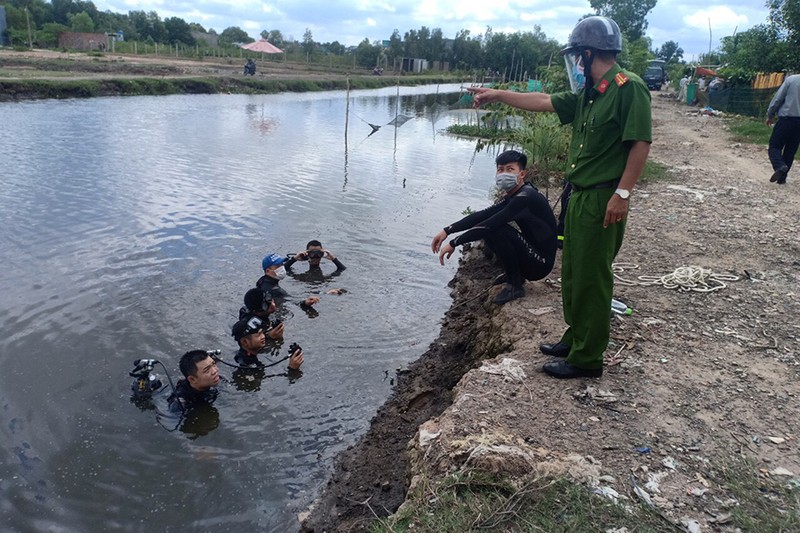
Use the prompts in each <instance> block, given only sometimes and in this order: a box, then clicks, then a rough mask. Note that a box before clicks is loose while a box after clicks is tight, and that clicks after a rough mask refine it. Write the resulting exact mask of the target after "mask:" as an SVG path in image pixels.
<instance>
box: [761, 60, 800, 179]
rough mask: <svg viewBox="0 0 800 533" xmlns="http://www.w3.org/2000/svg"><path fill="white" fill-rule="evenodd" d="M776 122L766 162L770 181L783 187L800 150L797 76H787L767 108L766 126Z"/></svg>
mask: <svg viewBox="0 0 800 533" xmlns="http://www.w3.org/2000/svg"><path fill="white" fill-rule="evenodd" d="M776 116H777V118H778V123H777V124H775V128H774V129H773V130H772V135H770V137H769V150H767V154H768V155H769V161H770V163H771V164H772V170H774V172H773V174H772V176H771V177H770V179H769V181H771V182H773V183H778V184H779V185H783V184H785V183H786V176H787V174H789V170H791V168H792V163H794V156H795V154H796V153H797V149H798V147H800V74H795V75H794V76H787V78H786V79H785V80H784V81H783V84H782V85H781V87H780V89H778V92H777V93H775V96H774V97H773V98H772V101H771V102H770V104H769V107H768V108H767V119H766V124H767V126H772V124H774V123H775V117H776Z"/></svg>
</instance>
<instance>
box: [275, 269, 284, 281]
mask: <svg viewBox="0 0 800 533" xmlns="http://www.w3.org/2000/svg"><path fill="white" fill-rule="evenodd" d="M275 277H276V278H278V279H283V278H285V277H286V269H285V268H283V267H282V266H279V267H278V268H276V269H275Z"/></svg>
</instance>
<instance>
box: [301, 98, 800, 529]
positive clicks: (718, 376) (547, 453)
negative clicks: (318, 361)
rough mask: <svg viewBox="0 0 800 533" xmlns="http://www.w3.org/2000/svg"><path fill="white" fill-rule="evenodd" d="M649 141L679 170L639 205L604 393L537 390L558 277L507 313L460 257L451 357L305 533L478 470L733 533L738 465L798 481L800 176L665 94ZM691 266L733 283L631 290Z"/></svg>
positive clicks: (489, 271) (425, 372)
mask: <svg viewBox="0 0 800 533" xmlns="http://www.w3.org/2000/svg"><path fill="white" fill-rule="evenodd" d="M653 121H654V139H655V141H654V143H653V147H652V151H651V157H652V159H654V160H656V161H659V162H661V163H663V164H665V165H667V166H668V167H669V168H670V169H671V170H670V173H669V178H668V179H667V180H665V181H660V182H655V183H648V184H643V185H640V186H639V187H638V188H637V189H636V190H635V192H634V195H633V200H632V203H631V214H630V220H629V224H628V230H627V235H626V240H625V244H624V245H623V248H622V250H621V252H620V254H619V255H618V257H617V262H618V263H619V264H623V271H622V272H621V273H620V277H621V278H622V279H624V280H627V281H629V282H631V283H627V282H623V281H620V282H618V283H617V285H616V288H615V297H617V298H618V299H620V300H623V301H625V302H626V303H627V304H628V305H630V306H631V307H632V308H633V309H634V312H633V314H632V315H631V316H625V317H623V316H614V317H613V318H612V343H611V345H610V346H609V349H608V351H607V353H606V367H605V373H604V375H603V377H602V378H600V379H585V380H568V381H559V380H554V379H552V378H549V377H547V376H545V375H544V374H542V373H541V372H540V369H541V366H542V363H544V362H545V361H547V360H548V358H547V357H545V356H544V355H542V354H541V353H539V350H538V345H539V343H541V342H545V341H554V340H557V339H558V337H559V336H560V334H561V333H562V331H563V328H564V325H563V323H562V320H561V301H560V290H559V282H558V279H559V269H560V265H559V264H558V262H557V265H556V269H555V270H554V272H553V273H552V274H551V276H550V277H549V278H547V279H546V280H543V281H541V282H533V283H532V282H529V283H528V284H527V286H526V290H527V296H526V297H525V298H523V299H520V300H517V301H514V302H511V303H509V304H506V305H505V306H503V307H501V308H496V307H494V306H491V304H488V303H487V302H488V300H489V299H490V298H491V297H492V295H493V294H494V292H495V291H496V290H497V289H491V290H490V291H489V292H488V293H487V292H484V291H485V290H486V288H487V287H488V286H489V280H490V279H491V277H492V276H493V275H494V274H496V273H497V272H499V267H497V266H495V265H493V264H492V263H491V262H490V261H489V260H487V259H486V258H485V257H484V255H483V254H482V253H480V252H479V251H473V252H471V253H469V254H467V258H466V260H464V261H462V268H461V269H460V271H459V274H458V275H457V276H456V279H455V280H454V282H453V287H454V307H453V308H452V309H451V311H450V312H449V313H448V315H447V317H446V318H445V321H444V323H443V327H442V333H441V337H440V338H439V339H438V340H437V341H436V342H435V343H434V344H433V345H432V347H431V350H430V351H429V352H428V353H426V354H425V355H423V357H422V358H421V359H420V360H419V361H418V362H417V363H415V364H413V365H411V366H410V367H409V369H408V371H407V372H405V373H404V374H403V375H401V376H399V377H398V386H397V388H396V390H395V392H394V394H393V396H392V397H391V398H390V399H389V400H388V401H387V403H386V404H385V405H384V406H383V407H382V408H381V410H380V411H379V413H378V414H377V415H376V417H375V419H374V420H373V424H372V427H371V429H370V431H369V433H368V434H367V435H366V436H365V437H364V438H363V439H362V440H361V441H360V442H359V443H358V444H357V445H356V446H354V447H352V448H351V449H349V450H348V451H346V452H345V453H344V454H342V455H341V456H340V458H339V459H338V460H337V464H336V469H335V473H334V475H333V478H332V480H331V482H330V483H329V484H328V486H327V487H326V488H325V489H324V490H323V493H322V495H321V497H320V499H319V501H318V502H317V504H316V506H315V508H314V510H313V512H312V513H311V515H310V517H307V516H306V515H303V517H302V518H307V520H306V521H305V522H304V529H305V530H314V531H323V530H324V531H358V530H363V529H364V528H365V527H366V524H368V522H369V520H370V518H371V517H373V516H374V515H378V516H386V515H387V514H390V513H392V512H394V511H395V510H396V509H397V507H398V505H399V504H400V503H402V501H403V499H404V496H405V491H406V490H407V483H409V482H411V483H412V484H413V483H416V482H417V481H418V480H419V479H421V478H422V477H430V476H434V477H435V476H441V475H442V474H445V473H449V472H453V471H456V470H458V469H460V468H462V467H464V466H465V465H471V466H485V467H486V468H490V469H491V470H494V471H497V472H501V473H504V474H508V475H511V476H522V475H525V473H526V472H529V471H530V470H532V469H545V470H549V471H551V472H556V473H559V474H563V475H568V476H570V477H572V478H574V479H576V480H578V481H580V482H583V483H587V484H588V485H590V486H602V487H605V488H604V489H603V490H605V491H606V492H607V493H611V491H610V490H608V489H613V490H614V491H616V493H618V494H620V495H622V496H623V497H626V496H627V497H629V498H632V499H636V498H637V497H638V498H640V499H642V498H649V499H650V500H651V501H652V502H653V503H654V504H655V505H656V506H657V507H658V508H659V509H660V510H661V511H663V513H664V516H666V517H668V518H669V519H670V520H672V521H674V522H675V523H676V524H681V523H683V524H686V523H688V521H690V520H693V521H696V522H697V523H698V524H699V525H700V526H701V527H702V531H728V529H727V528H728V527H729V526H727V525H726V524H725V522H726V514H727V513H728V512H729V510H730V508H731V506H733V505H736V502H735V501H734V500H731V498H730V494H727V493H726V490H725V488H724V486H723V484H721V483H719V482H718V479H717V475H718V468H719V467H720V466H722V465H724V464H726V463H727V462H729V461H730V459H731V458H734V457H737V456H747V457H750V458H753V459H754V460H755V462H756V464H757V466H758V468H759V470H760V472H761V475H762V476H765V477H766V476H773V477H777V478H779V479H785V480H789V479H792V478H794V479H798V478H800V448H799V447H798V442H797V437H798V436H799V435H800V419H798V417H797V415H796V412H797V405H798V396H800V386H798V372H800V352H799V351H798V346H800V344H799V343H798V336H800V321H798V320H797V316H798V314H800V298H799V296H800V294H798V291H799V290H800V283H798V282H799V281H800V237H798V232H797V229H796V222H797V213H798V207H799V204H800V192H799V191H800V175H798V171H795V173H794V174H795V175H792V174H790V175H789V179H788V183H787V184H786V185H783V186H779V185H776V184H773V183H769V176H770V175H771V172H772V171H771V167H770V165H769V163H768V161H767V157H766V149H765V148H764V147H757V146H752V145H748V144H740V143H734V142H733V141H731V140H730V136H729V134H728V132H727V131H726V128H725V125H724V122H723V121H722V120H721V119H719V118H715V117H709V116H704V115H697V114H696V111H695V110H693V109H691V108H688V107H686V106H684V105H679V104H677V103H676V102H675V101H674V100H670V99H666V98H663V97H660V96H657V95H656V94H655V93H654V97H653ZM625 264H626V265H625ZM633 265H635V268H634V266H633ZM689 265H697V266H700V267H703V268H707V269H710V270H711V271H712V272H713V273H715V274H722V275H733V276H736V277H737V278H738V281H725V282H724V283H725V284H726V286H725V288H723V289H720V290H718V291H714V292H708V293H700V292H683V291H678V290H670V289H667V288H664V287H663V286H658V285H650V286H644V285H641V284H639V283H638V281H639V280H638V276H640V275H646V276H662V275H665V274H669V273H672V272H673V271H675V269H677V268H679V267H685V266H689ZM476 296H477V298H476ZM495 356H496V357H495ZM487 357H492V359H487ZM482 360H483V362H482V363H481V361H482ZM480 365H482V366H480ZM468 368H471V370H469V371H468V372H466V374H465V375H464V376H463V378H461V379H460V381H458V384H457V385H455V387H454V388H453V389H452V390H450V389H449V388H448V387H449V386H448V383H451V382H455V381H456V380H457V379H458V378H457V377H456V376H455V375H456V374H458V372H460V371H462V370H465V369H468ZM420 426H421V428H420ZM634 487H638V488H639V489H640V491H639V495H636V492H635V490H634Z"/></svg>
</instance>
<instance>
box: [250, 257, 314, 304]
mask: <svg viewBox="0 0 800 533" xmlns="http://www.w3.org/2000/svg"><path fill="white" fill-rule="evenodd" d="M285 262H286V258H284V257H281V256H280V255H278V254H269V255H267V256H265V257H264V259H262V260H261V268H262V269H263V270H264V275H263V276H261V277H260V278H258V281H256V287H258V288H259V289H261V290H263V291H264V292H266V293H268V294H269V295H270V296H272V297H273V298H274V299H275V300H276V302H277V303H281V302H283V301H285V300H286V299H287V298H288V297H289V293H288V292H286V291H285V290H284V289H283V287H281V286H280V281H281V280H282V279H284V278H285V277H286V267H284V263H285ZM298 303H299V305H300V307H301V308H302V309H303V311H305V312H306V313H307V314H309V315H312V314H313V315H314V316H316V315H317V314H318V313H316V311H314V309H313V307H314V306H315V305H316V304H318V303H319V296H309V297H307V298H305V299H303V300H301V301H300V302H298ZM312 311H313V313H311V312H312ZM312 318H313V316H312Z"/></svg>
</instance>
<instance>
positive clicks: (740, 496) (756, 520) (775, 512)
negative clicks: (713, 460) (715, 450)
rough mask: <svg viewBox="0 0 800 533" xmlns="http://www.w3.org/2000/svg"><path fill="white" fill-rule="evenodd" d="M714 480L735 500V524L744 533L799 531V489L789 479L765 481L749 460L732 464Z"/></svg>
mask: <svg viewBox="0 0 800 533" xmlns="http://www.w3.org/2000/svg"><path fill="white" fill-rule="evenodd" d="M716 477H717V478H718V479H714V481H716V482H717V483H720V484H721V485H722V486H723V487H724V488H725V489H727V491H728V492H729V493H730V494H731V496H732V497H733V498H734V499H735V500H736V503H737V505H735V506H734V507H732V508H731V510H730V512H731V514H732V524H733V525H734V526H735V527H738V528H740V529H741V531H743V532H745V533H762V532H765V531H775V532H781V531H786V532H788V531H800V486H798V485H797V484H796V483H797V479H796V478H795V484H794V485H790V484H789V478H786V477H772V478H765V477H762V476H760V475H759V472H758V468H757V467H756V465H755V462H754V461H753V460H750V459H737V460H734V461H731V462H730V463H728V464H727V465H725V467H724V468H722V469H721V470H720V472H719V473H718V475H717V476H716Z"/></svg>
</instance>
